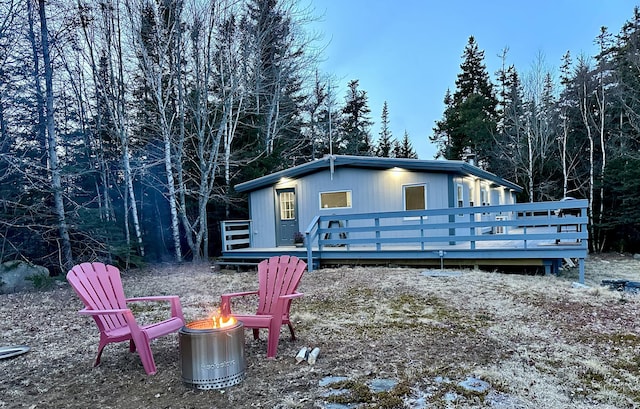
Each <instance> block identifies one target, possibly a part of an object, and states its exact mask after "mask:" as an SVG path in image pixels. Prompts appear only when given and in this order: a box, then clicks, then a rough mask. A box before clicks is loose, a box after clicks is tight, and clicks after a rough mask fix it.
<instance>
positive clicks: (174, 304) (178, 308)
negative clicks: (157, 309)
mask: <svg viewBox="0 0 640 409" xmlns="http://www.w3.org/2000/svg"><path fill="white" fill-rule="evenodd" d="M144 301H153V302H160V301H168V302H170V303H171V316H172V317H178V318H180V319H181V320H182V322H184V315H183V314H182V305H181V304H180V297H178V296H177V295H154V296H150V297H132V298H127V299H125V302H144Z"/></svg>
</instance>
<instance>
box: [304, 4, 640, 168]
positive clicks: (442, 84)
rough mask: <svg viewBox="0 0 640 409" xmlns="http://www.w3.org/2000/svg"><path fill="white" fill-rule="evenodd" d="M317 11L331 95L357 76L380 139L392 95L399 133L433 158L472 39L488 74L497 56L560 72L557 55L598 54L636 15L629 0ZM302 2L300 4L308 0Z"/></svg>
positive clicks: (522, 67)
mask: <svg viewBox="0 0 640 409" xmlns="http://www.w3.org/2000/svg"><path fill="white" fill-rule="evenodd" d="M309 1H310V4H311V8H312V9H313V10H314V11H313V14H314V15H315V16H319V20H320V21H318V22H316V23H314V24H313V29H314V30H317V31H318V32H319V33H320V34H321V35H322V39H321V40H320V41H321V45H324V46H325V49H324V51H323V57H324V58H323V61H322V62H321V64H320V67H321V70H322V71H323V72H326V73H329V74H332V75H334V77H335V78H336V79H337V84H335V83H334V84H332V87H335V88H336V89H335V95H336V97H337V100H338V101H339V102H340V103H343V102H344V95H345V92H346V88H347V87H346V85H347V83H348V82H349V81H350V80H352V79H358V80H359V81H360V89H362V90H364V91H366V92H367V95H368V98H369V108H370V109H371V119H372V120H373V121H374V122H375V124H374V125H373V127H372V130H371V131H372V136H373V138H374V140H377V138H378V132H379V122H380V114H381V112H382V105H383V103H384V101H387V104H388V106H389V119H390V126H391V130H392V132H393V136H394V137H395V138H396V139H401V138H402V137H403V135H404V131H405V130H406V131H407V132H408V133H409V136H410V139H411V142H412V144H413V146H414V148H415V149H416V152H417V153H418V156H419V158H420V159H433V156H434V154H435V152H436V148H435V147H434V146H433V145H431V144H430V143H429V141H428V137H429V136H430V135H431V134H432V128H433V126H434V122H435V121H436V120H439V119H440V118H441V117H442V113H443V110H444V104H443V102H442V100H443V98H444V95H445V92H446V90H447V88H450V89H451V90H452V91H453V90H454V89H455V80H456V76H457V74H458V73H459V72H460V63H461V62H462V59H461V56H462V52H463V50H464V47H465V45H466V44H467V40H468V38H469V36H471V35H473V36H474V37H475V38H476V42H477V43H478V46H479V48H480V49H481V50H484V52H485V64H486V66H487V70H488V72H489V74H490V75H491V79H492V81H493V80H494V78H495V75H494V73H495V72H496V71H497V70H498V69H499V68H500V66H501V60H500V58H499V57H498V55H499V54H500V53H501V52H502V50H503V49H505V47H508V48H509V52H508V55H507V63H508V64H514V65H515V66H516V68H517V69H518V71H519V72H520V73H521V74H526V73H527V72H528V71H531V67H532V64H533V63H534V62H535V61H536V60H537V58H538V56H539V55H543V56H544V60H545V62H546V65H547V66H548V67H549V69H550V70H551V72H552V73H553V74H554V75H555V76H557V71H558V67H559V66H560V63H561V58H562V56H563V55H564V53H565V52H566V51H570V52H571V54H572V56H573V57H574V61H575V58H576V57H577V56H578V55H580V54H584V55H586V56H593V55H595V53H596V47H595V45H594V39H595V38H596V36H597V35H598V34H599V33H600V27H601V26H606V27H607V28H608V29H609V32H611V33H613V34H618V33H619V31H620V28H621V27H622V25H623V24H624V23H625V21H627V20H630V19H631V17H632V16H633V8H634V6H635V5H636V4H637V3H636V2H635V1H630V0H626V1H625V0H555V1H552V0H538V1H520V0H488V1H478V0H444V1H440V0H433V1H430V0H396V1H390V0H341V1H339V0H309ZM303 3H304V1H303Z"/></svg>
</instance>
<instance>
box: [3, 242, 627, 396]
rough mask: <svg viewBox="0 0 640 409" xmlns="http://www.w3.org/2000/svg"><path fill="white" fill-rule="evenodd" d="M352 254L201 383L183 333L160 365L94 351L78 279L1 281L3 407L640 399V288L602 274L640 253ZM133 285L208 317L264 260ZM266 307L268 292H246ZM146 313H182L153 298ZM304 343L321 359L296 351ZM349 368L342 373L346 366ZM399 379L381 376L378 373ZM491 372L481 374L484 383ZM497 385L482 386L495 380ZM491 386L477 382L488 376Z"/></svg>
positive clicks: (118, 347)
mask: <svg viewBox="0 0 640 409" xmlns="http://www.w3.org/2000/svg"><path fill="white" fill-rule="evenodd" d="M444 272H445V273H446V274H443V271H440V270H425V269H418V268H384V267H365V266H355V267H340V268H327V269H321V270H317V271H314V272H311V273H306V274H305V276H304V277H303V279H302V283H301V285H300V288H299V290H300V291H302V292H304V293H305V296H304V297H302V298H301V299H299V300H296V301H294V304H293V306H292V310H291V312H292V318H293V321H294V322H295V326H296V334H297V335H298V339H297V340H296V341H295V342H291V341H289V339H288V330H287V329H286V327H285V328H283V329H282V332H281V337H280V338H281V340H280V344H279V347H278V356H277V358H276V359H275V360H267V359H266V332H262V333H261V339H260V340H258V341H254V340H253V338H252V336H251V332H250V331H245V347H246V348H245V350H246V359H247V368H246V379H245V380H244V381H243V382H242V383H240V384H239V385H236V386H233V387H229V388H226V389H221V390H210V391H196V390H193V389H191V388H188V387H186V386H185V385H184V384H183V383H182V381H181V369H180V362H179V350H178V335H177V334H172V335H169V336H166V337H162V338H160V339H157V340H155V341H154V342H153V343H152V349H153V352H154V356H155V359H156V364H157V366H158V373H157V374H156V375H153V376H147V375H146V374H145V372H144V370H143V369H142V365H141V363H140V360H139V358H138V356H137V355H136V354H131V353H129V350H128V345H127V344H126V343H120V344H111V345H109V346H107V347H106V349H105V351H104V353H103V355H102V364H101V365H100V366H98V367H95V368H94V367H93V366H92V363H93V359H94V357H95V353H96V349H97V345H98V332H97V329H96V327H95V324H94V323H93V321H92V320H91V319H89V318H87V317H82V316H79V315H78V314H77V310H79V309H80V308H82V305H81V302H80V300H79V299H78V298H77V297H76V295H75V294H74V293H73V291H72V290H71V288H70V287H69V286H68V285H67V284H66V282H59V283H58V284H56V285H55V286H54V287H55V288H54V289H50V290H46V291H41V292H28V293H17V294H5V295H0V313H1V316H2V320H1V324H0V333H1V335H2V336H1V339H2V341H1V343H0V346H10V345H28V346H30V347H31V350H30V351H29V352H28V353H26V354H23V355H20V356H18V357H15V358H10V359H1V360H0V378H1V379H2V383H1V384H0V408H5V407H6V408H89V407H96V408H98V407H99V408H118V409H122V408H253V407H265V408H332V407H334V408H338V407H341V408H348V407H351V408H355V407H359V408H396V407H397V408H403V407H406V408H448V407H451V408H454V407H455V408H479V407H491V408H592V407H593V408H596V407H597V408H633V407H638V406H639V405H640V379H639V376H638V374H639V370H640V354H639V353H640V336H639V329H640V323H639V322H638V306H639V305H640V298H638V297H640V296H638V295H635V294H633V293H630V292H619V291H612V290H610V289H608V288H607V287H604V286H601V285H600V284H601V282H602V280H603V279H614V280H622V279H625V280H640V275H639V272H640V261H638V260H635V259H633V258H632V257H630V256H624V255H599V256H592V257H591V258H590V259H589V260H588V261H587V263H586V284H587V287H579V286H575V285H573V283H574V282H575V281H576V280H577V276H578V273H577V271H576V270H575V269H567V270H565V271H563V272H562V273H561V274H560V275H559V276H557V277H556V276H550V277H547V276H540V275H538V276H534V275H524V274H516V273H511V274H503V273H497V272H487V271H473V270H445V271H444ZM123 282H124V286H125V292H126V294H127V296H130V297H133V296H143V295H160V294H176V295H179V296H180V300H181V303H182V306H183V309H184V313H185V318H186V320H187V321H192V320H198V319H202V318H205V317H206V316H207V315H209V314H210V313H211V312H212V311H214V310H215V309H216V308H217V307H218V303H219V296H220V294H221V293H224V292H230V291H241V290H252V289H255V284H256V275H255V271H247V272H231V271H222V272H215V273H214V272H212V270H211V268H210V266H209V265H191V264H182V265H169V264H167V265H158V266H153V267H148V268H145V269H143V270H135V271H126V272H123ZM234 308H235V309H236V311H237V312H251V311H252V310H253V311H255V300H254V299H249V300H247V301H245V302H242V303H238V304H234ZM135 313H136V315H137V317H138V318H139V319H140V320H141V321H143V322H144V321H146V320H153V319H158V318H160V317H163V316H164V315H165V314H167V310H166V309H160V310H155V309H152V308H150V307H149V308H147V307H145V308H139V309H137V310H135ZM304 346H309V347H319V348H320V351H321V352H320V355H319V357H318V360H317V361H316V363H315V364H314V365H309V364H307V363H306V362H304V363H301V364H296V361H295V359H294V357H295V355H296V353H297V352H298V351H299V350H300V349H301V348H302V347H304ZM334 377H336V378H334ZM376 380H393V381H394V382H393V383H392V384H391V385H392V386H391V387H389V388H387V389H386V390H384V391H382V392H380V391H377V390H374V389H371V388H370V385H371V383H372V382H373V381H376ZM474 385H475V386H474ZM480 386H482V387H480ZM476 387H477V388H476Z"/></svg>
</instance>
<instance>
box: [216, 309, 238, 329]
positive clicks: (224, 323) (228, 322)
mask: <svg viewBox="0 0 640 409" xmlns="http://www.w3.org/2000/svg"><path fill="white" fill-rule="evenodd" d="M211 322H212V323H213V328H226V327H230V326H232V325H235V323H236V319H235V318H234V317H233V316H231V315H229V316H225V315H223V314H221V312H220V310H218V312H217V313H216V314H214V315H213V316H212V317H211Z"/></svg>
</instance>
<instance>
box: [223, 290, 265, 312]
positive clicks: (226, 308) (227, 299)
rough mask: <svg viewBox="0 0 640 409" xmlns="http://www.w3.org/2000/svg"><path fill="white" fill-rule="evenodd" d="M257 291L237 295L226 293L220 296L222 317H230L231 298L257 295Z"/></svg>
mask: <svg viewBox="0 0 640 409" xmlns="http://www.w3.org/2000/svg"><path fill="white" fill-rule="evenodd" d="M257 294H258V291H257V290H256V291H243V292H239V293H227V294H222V295H221V296H220V314H222V316H223V317H226V316H229V315H231V298H232V297H244V296H245V295H257Z"/></svg>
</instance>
